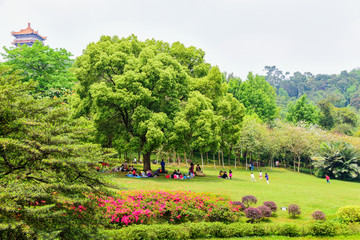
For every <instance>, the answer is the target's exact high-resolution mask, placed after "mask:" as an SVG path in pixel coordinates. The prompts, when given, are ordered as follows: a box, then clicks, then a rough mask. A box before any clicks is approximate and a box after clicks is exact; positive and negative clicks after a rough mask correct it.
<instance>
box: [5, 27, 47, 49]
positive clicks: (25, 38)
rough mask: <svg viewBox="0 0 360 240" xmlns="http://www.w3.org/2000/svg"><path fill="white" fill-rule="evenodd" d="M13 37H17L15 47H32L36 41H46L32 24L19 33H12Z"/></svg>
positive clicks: (14, 42)
mask: <svg viewBox="0 0 360 240" xmlns="http://www.w3.org/2000/svg"><path fill="white" fill-rule="evenodd" d="M11 35H13V36H14V37H15V40H14V41H13V42H12V44H14V45H15V46H19V45H20V46H21V45H24V44H26V45H28V46H32V45H33V44H34V42H35V41H40V42H43V41H45V40H46V37H43V36H41V35H39V34H38V32H37V31H34V29H32V28H31V27H30V23H28V27H27V28H25V29H22V30H20V31H19V32H14V31H12V32H11Z"/></svg>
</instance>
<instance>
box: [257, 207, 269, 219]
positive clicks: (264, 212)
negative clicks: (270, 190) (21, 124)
mask: <svg viewBox="0 0 360 240" xmlns="http://www.w3.org/2000/svg"><path fill="white" fill-rule="evenodd" d="M258 209H259V210H260V211H261V213H262V217H263V218H267V217H271V213H272V211H271V209H270V208H269V207H267V206H265V205H262V206H260V207H258Z"/></svg>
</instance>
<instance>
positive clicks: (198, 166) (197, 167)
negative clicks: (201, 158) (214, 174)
mask: <svg viewBox="0 0 360 240" xmlns="http://www.w3.org/2000/svg"><path fill="white" fill-rule="evenodd" d="M196 171H197V172H202V171H201V167H200V165H199V164H198V165H196Z"/></svg>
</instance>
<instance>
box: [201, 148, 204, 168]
mask: <svg viewBox="0 0 360 240" xmlns="http://www.w3.org/2000/svg"><path fill="white" fill-rule="evenodd" d="M200 155H201V165H202V170H203V171H204V158H203V153H202V152H201V153H200Z"/></svg>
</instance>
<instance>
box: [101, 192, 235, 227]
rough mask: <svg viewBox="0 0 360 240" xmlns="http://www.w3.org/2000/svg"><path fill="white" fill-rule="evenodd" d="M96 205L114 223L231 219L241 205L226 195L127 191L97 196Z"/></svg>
mask: <svg viewBox="0 0 360 240" xmlns="http://www.w3.org/2000/svg"><path fill="white" fill-rule="evenodd" d="M97 201H98V203H97V204H98V207H99V208H100V209H101V210H102V211H103V212H104V215H103V216H105V218H107V219H109V220H110V223H111V224H112V225H113V224H115V225H120V226H123V225H131V224H153V223H161V222H170V223H183V222H199V221H207V222H215V221H221V222H232V221H236V220H238V219H239V217H240V216H241V206H240V205H234V204H232V203H231V201H230V200H229V199H227V198H223V197H219V196H215V195H211V194H204V193H202V194H199V193H193V192H175V191H130V192H124V193H122V196H121V197H119V198H112V197H105V198H99V199H98V200H97Z"/></svg>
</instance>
